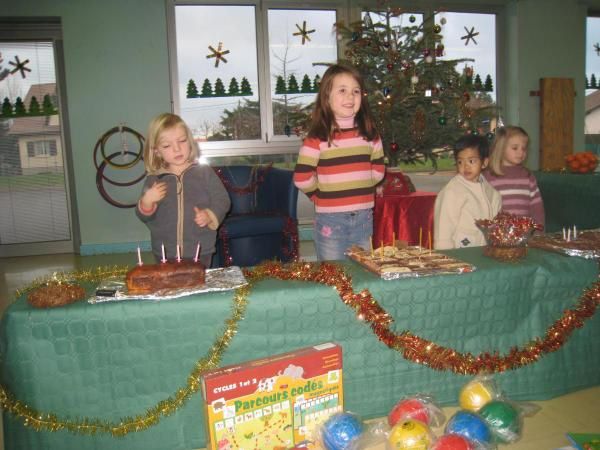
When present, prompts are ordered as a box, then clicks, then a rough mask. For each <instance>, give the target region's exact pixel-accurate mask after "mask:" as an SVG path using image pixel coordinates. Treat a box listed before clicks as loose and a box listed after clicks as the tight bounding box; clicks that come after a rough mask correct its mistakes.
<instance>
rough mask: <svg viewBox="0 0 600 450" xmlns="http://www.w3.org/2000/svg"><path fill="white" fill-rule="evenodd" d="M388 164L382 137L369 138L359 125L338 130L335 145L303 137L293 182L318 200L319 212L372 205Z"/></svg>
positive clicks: (316, 206) (344, 210) (316, 207)
mask: <svg viewBox="0 0 600 450" xmlns="http://www.w3.org/2000/svg"><path fill="white" fill-rule="evenodd" d="M384 173H385V165H384V162H383V147H382V144H381V140H380V139H376V140H374V141H372V142H369V141H366V140H365V139H364V138H363V137H362V136H360V135H359V134H358V131H357V130H356V129H351V130H342V131H340V132H337V133H335V135H334V138H333V141H332V145H331V146H329V145H328V143H327V142H326V141H321V140H319V139H318V138H307V139H305V140H304V143H303V144H302V147H301V148H300V153H299V155H298V162H297V164H296V168H295V169H294V184H295V185H296V186H297V187H298V189H300V190H301V191H302V192H304V193H305V194H306V195H307V196H308V197H309V198H310V199H311V201H313V202H314V204H315V211H316V212H317V213H336V212H348V211H356V210H359V209H369V208H372V207H373V206H374V204H375V196H374V192H375V186H376V185H377V183H379V182H380V181H381V180H382V179H383V175H384Z"/></svg>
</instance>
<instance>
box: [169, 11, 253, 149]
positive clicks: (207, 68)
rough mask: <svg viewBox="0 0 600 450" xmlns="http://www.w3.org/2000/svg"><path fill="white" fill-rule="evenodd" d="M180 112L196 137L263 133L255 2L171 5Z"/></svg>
mask: <svg viewBox="0 0 600 450" xmlns="http://www.w3.org/2000/svg"><path fill="white" fill-rule="evenodd" d="M175 22H176V45H177V70H178V78H179V86H178V90H179V104H180V111H179V113H180V115H181V116H182V118H183V119H184V120H185V121H186V122H187V123H188V124H189V126H190V127H191V128H192V130H193V132H194V135H195V137H196V139H198V140H199V141H203V140H245V139H259V138H260V137H261V123H260V105H259V97H258V94H259V86H258V70H257V63H256V61H257V57H256V55H257V52H256V26H255V11H254V6H232V5H226V6H213V5H206V6H205V5H194V6H186V5H178V6H176V7H175Z"/></svg>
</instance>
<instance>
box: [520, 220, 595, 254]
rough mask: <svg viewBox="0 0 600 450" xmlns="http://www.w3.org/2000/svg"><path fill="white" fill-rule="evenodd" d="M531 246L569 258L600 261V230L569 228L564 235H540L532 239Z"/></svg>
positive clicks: (564, 231)
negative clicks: (575, 257) (577, 257)
mask: <svg viewBox="0 0 600 450" xmlns="http://www.w3.org/2000/svg"><path fill="white" fill-rule="evenodd" d="M529 246H530V247H535V248H540V249H543V250H551V251H555V252H557V253H563V254H565V255H569V256H580V257H582V258H587V259H600V229H595V230H582V231H579V230H577V228H575V227H573V228H572V229H571V228H570V227H569V228H568V229H567V230H565V229H563V231H562V233H560V232H558V233H545V234H539V235H535V236H533V237H532V238H531V239H530V241H529Z"/></svg>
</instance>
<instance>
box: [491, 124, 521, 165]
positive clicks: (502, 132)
mask: <svg viewBox="0 0 600 450" xmlns="http://www.w3.org/2000/svg"><path fill="white" fill-rule="evenodd" d="M513 136H523V137H524V138H525V139H527V145H528V146H529V135H528V134H527V132H526V131H525V130H524V129H523V128H521V127H517V126H510V125H507V126H505V127H502V128H497V129H496V136H495V137H494V140H493V141H492V146H491V152H490V161H489V170H490V172H492V173H493V174H494V175H497V176H503V175H504V172H502V161H503V159H504V152H505V151H506V147H507V145H508V140H509V139H510V138H511V137H513Z"/></svg>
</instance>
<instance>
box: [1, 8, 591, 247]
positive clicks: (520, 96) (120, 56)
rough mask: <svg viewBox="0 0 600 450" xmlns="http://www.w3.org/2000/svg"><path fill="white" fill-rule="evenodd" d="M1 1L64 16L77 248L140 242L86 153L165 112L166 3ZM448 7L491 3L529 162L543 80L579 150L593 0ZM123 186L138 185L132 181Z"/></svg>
mask: <svg viewBox="0 0 600 450" xmlns="http://www.w3.org/2000/svg"><path fill="white" fill-rule="evenodd" d="M3 3H4V4H3V6H2V10H1V11H0V15H2V16H4V17H17V16H25V17H27V16H30V17H60V18H61V20H62V28H63V41H64V53H65V65H66V82H67V97H68V113H69V121H70V141H71V145H72V154H73V168H74V184H75V185H74V190H75V195H76V198H77V205H76V210H77V212H78V219H79V225H80V235H81V250H82V252H83V253H89V252H96V251H118V250H126V249H127V248H131V246H133V247H135V246H137V243H138V242H140V241H147V240H148V239H149V235H148V233H147V230H146V228H145V227H144V226H143V225H142V224H141V223H140V222H139V221H138V220H137V219H136V217H135V215H134V213H133V211H132V210H131V209H119V208H115V207H113V206H111V205H109V204H108V203H106V202H105V201H104V200H103V199H102V198H101V197H100V195H99V194H98V191H97V189H96V185H95V175H96V171H95V168H94V165H93V163H92V151H93V148H94V145H95V143H96V141H97V140H98V138H99V137H100V136H101V135H102V134H104V132H106V131H107V130H108V129H110V128H112V127H114V126H116V125H118V124H119V123H120V122H125V123H126V124H127V125H128V126H129V127H131V128H134V129H136V130H138V131H140V132H142V133H143V134H145V131H146V126H147V123H148V121H149V120H150V118H152V117H153V116H154V115H156V114H157V113H159V112H163V111H169V110H170V109H171V94H170V79H169V59H168V51H167V34H166V33H167V30H166V27H167V25H166V7H165V5H166V2H165V0H102V1H98V0H78V1H71V0H51V1H49V0H19V1H18V2H16V1H14V2H3ZM437 3H439V4H440V6H446V7H450V5H452V4H453V2H452V1H440V2H437ZM437 3H436V5H435V6H437ZM456 3H457V4H458V3H459V4H460V5H463V6H464V5H468V4H476V5H479V6H482V5H484V6H497V7H498V8H499V11H500V13H501V14H500V17H501V28H500V30H499V32H500V34H501V35H502V36H504V39H503V40H502V43H501V44H499V50H500V59H499V70H500V71H501V76H502V77H503V78H504V79H505V83H504V84H502V85H501V86H502V87H503V90H502V91H501V92H500V97H499V100H500V102H501V103H502V106H503V111H504V112H503V119H504V121H505V123H506V124H514V123H518V124H520V125H521V126H523V127H524V128H525V129H526V130H527V131H528V132H529V133H530V136H531V149H532V151H531V155H530V159H529V165H530V167H531V168H534V169H535V168H537V167H538V161H539V158H538V151H537V149H538V145H539V97H531V96H530V95H529V92H530V91H535V90H538V89H539V79H540V78H543V77H569V78H574V79H575V86H576V91H577V96H576V98H575V111H576V113H575V142H574V149H575V150H576V151H579V150H582V149H583V148H584V136H583V123H584V117H583V116H584V112H583V109H584V89H583V86H584V81H585V74H584V71H585V56H584V46H585V18H586V13H587V8H588V6H591V7H595V8H599V9H600V0H593V1H592V0H590V1H589V2H582V1H581V0H519V1H516V0H512V1H511V0H506V1H502V0H496V1H489V0H488V1H469V0H463V1H460V2H456ZM357 4H358V3H357ZM361 4H362V3H361ZM131 189H135V190H139V189H140V185H139V184H138V185H136V186H134V187H132V188H131Z"/></svg>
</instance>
